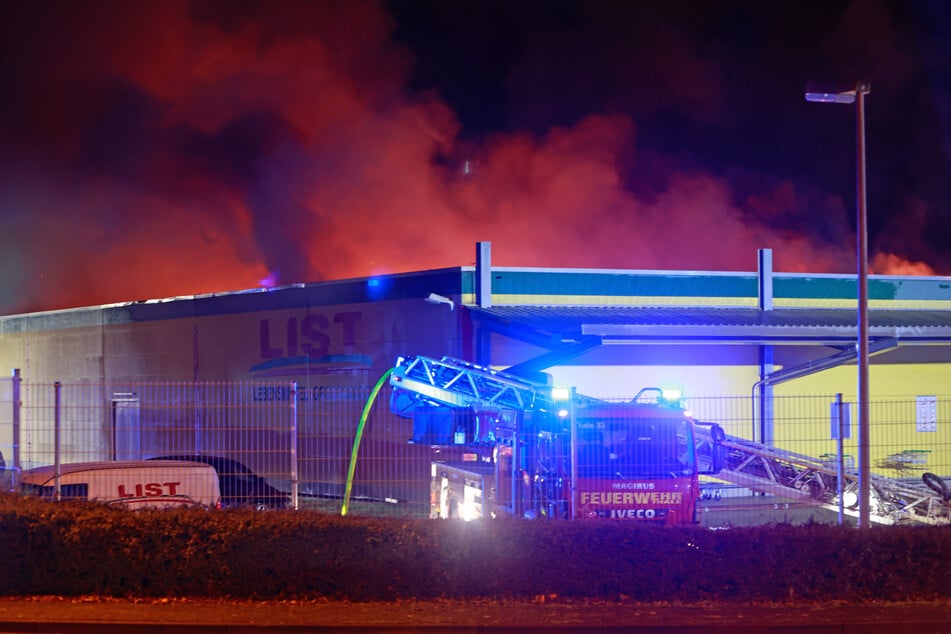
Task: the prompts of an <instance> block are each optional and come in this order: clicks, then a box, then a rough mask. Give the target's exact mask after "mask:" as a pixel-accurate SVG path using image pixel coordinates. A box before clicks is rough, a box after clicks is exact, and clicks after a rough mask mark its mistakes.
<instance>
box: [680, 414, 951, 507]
mask: <svg viewBox="0 0 951 634" xmlns="http://www.w3.org/2000/svg"><path fill="white" fill-rule="evenodd" d="M697 434H698V437H699V438H700V442H701V443H711V442H712V440H711V439H710V438H709V431H708V430H706V429H704V428H702V427H698V429H697ZM720 445H722V446H723V447H725V448H726V454H727V459H726V466H725V468H724V469H723V470H721V471H720V473H718V474H717V476H716V477H717V478H719V479H721V480H724V481H726V482H731V483H733V484H739V485H741V486H744V487H747V488H749V489H751V490H753V491H757V492H761V493H769V494H773V495H778V496H781V497H784V498H788V499H792V500H795V501H799V502H804V503H808V504H813V505H816V506H820V507H822V508H826V509H829V510H831V511H838V510H839V491H838V475H837V473H838V469H837V467H836V465H835V463H834V461H833V462H830V461H825V460H819V459H816V458H813V457H811V456H806V455H803V454H798V453H794V452H792V451H784V450H782V449H777V448H775V447H768V446H766V445H763V444H760V443H755V442H752V441H749V440H745V439H743V438H736V437H734V436H727V437H726V439H725V440H723V441H721V442H720ZM858 479H859V476H858V473H857V472H856V471H855V470H854V469H843V473H842V480H843V487H842V498H843V500H844V504H843V509H842V511H843V514H845V515H849V516H851V517H858V507H857V500H858ZM869 483H870V485H871V489H872V490H871V503H870V508H869V519H871V520H872V521H873V522H876V523H878V524H897V523H899V522H902V521H914V522H920V523H924V524H951V505H949V504H948V503H947V502H945V500H944V498H943V497H942V496H941V495H939V494H938V493H937V492H936V491H932V490H931V489H929V488H928V487H927V486H925V485H924V484H923V483H922V484H921V485H916V484H912V483H907V482H903V481H900V480H894V479H892V478H887V477H885V476H881V475H878V474H875V473H873V474H870V477H869Z"/></svg>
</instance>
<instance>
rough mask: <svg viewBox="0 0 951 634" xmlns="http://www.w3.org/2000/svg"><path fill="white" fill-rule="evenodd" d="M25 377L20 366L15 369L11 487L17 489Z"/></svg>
mask: <svg viewBox="0 0 951 634" xmlns="http://www.w3.org/2000/svg"><path fill="white" fill-rule="evenodd" d="M22 381H23V379H22V378H21V377H20V368H15V369H14V370H13V430H12V431H13V440H12V442H13V456H12V460H13V473H12V474H11V479H10V487H11V488H12V489H13V490H14V491H15V490H16V488H17V476H18V475H19V474H20V467H21V465H20V410H21V409H22V407H23V404H22V403H21V402H20V384H21V383H22Z"/></svg>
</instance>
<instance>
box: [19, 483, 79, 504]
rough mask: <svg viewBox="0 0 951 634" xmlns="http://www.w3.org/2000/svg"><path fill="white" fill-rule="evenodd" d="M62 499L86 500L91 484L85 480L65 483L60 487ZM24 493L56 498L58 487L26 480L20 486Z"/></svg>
mask: <svg viewBox="0 0 951 634" xmlns="http://www.w3.org/2000/svg"><path fill="white" fill-rule="evenodd" d="M59 489H60V491H59V493H60V499H63V500H85V499H87V498H88V497H89V485H88V484H86V483H85V482H83V483H80V484H63V485H60V487H59ZM20 490H21V491H22V492H23V495H31V496H33V497H40V498H44V499H47V500H52V499H55V498H56V487H54V486H53V485H51V484H48V485H42V484H30V483H27V482H24V483H23V484H22V485H21V486H20Z"/></svg>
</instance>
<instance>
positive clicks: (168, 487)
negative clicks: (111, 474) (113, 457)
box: [119, 482, 182, 498]
mask: <svg viewBox="0 0 951 634" xmlns="http://www.w3.org/2000/svg"><path fill="white" fill-rule="evenodd" d="M181 484H182V483H181V482H146V483H145V484H133V485H132V491H131V492H129V491H126V485H124V484H120V485H119V497H120V498H132V497H136V498H142V497H158V496H160V495H176V494H177V492H178V487H179V486H181Z"/></svg>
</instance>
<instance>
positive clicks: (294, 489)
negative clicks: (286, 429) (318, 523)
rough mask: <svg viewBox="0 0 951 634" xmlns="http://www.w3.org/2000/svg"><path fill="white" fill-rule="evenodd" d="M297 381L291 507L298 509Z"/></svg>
mask: <svg viewBox="0 0 951 634" xmlns="http://www.w3.org/2000/svg"><path fill="white" fill-rule="evenodd" d="M297 459H298V457H297V381H293V382H292V383H291V505H292V506H293V507H294V510H295V511H296V510H297V508H298V497H297V496H298V487H299V482H298V469H297Z"/></svg>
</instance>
